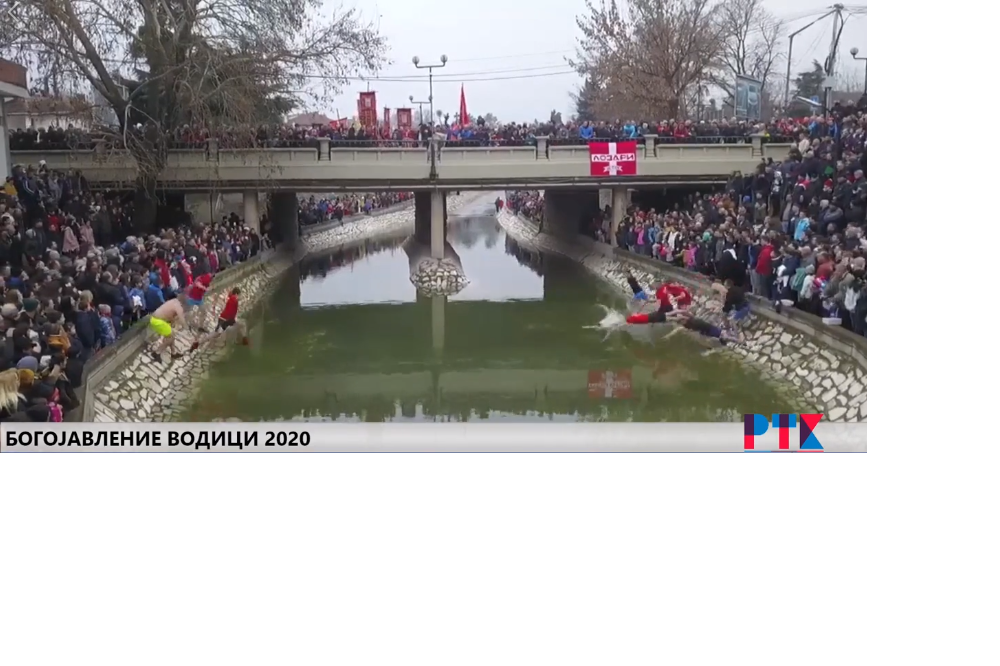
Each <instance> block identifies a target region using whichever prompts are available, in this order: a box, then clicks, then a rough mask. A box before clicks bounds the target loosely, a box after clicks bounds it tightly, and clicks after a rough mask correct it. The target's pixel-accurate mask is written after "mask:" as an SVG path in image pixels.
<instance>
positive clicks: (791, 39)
mask: <svg viewBox="0 0 1000 666" xmlns="http://www.w3.org/2000/svg"><path fill="white" fill-rule="evenodd" d="M838 7H840V8H841V9H842V8H843V5H834V6H833V7H832V8H831V9H830V11H828V12H827V13H826V14H823V15H822V16H820V17H819V18H818V19H816V20H814V21H811V22H810V23H807V24H806V25H804V26H802V27H801V28H799V29H798V30H796V31H795V32H793V33H792V34H790V35H788V66H787V69H786V71H785V108H786V109H787V108H788V98H789V95H790V93H791V89H792V47H793V46H794V44H795V36H796V35H799V34H801V33H803V32H805V31H806V30H808V29H809V28H811V27H813V26H814V25H816V24H817V23H819V22H820V21H822V20H824V19H827V18H829V17H830V16H831V15H833V14H835V13H836V12H837V11H838V9H837V8H838ZM824 71H825V70H824Z"/></svg>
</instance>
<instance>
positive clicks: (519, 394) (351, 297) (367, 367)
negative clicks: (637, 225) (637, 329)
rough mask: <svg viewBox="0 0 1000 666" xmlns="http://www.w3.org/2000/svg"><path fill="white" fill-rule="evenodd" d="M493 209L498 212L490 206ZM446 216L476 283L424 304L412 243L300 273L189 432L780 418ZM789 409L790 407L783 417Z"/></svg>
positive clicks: (766, 397) (743, 380) (198, 410)
mask: <svg viewBox="0 0 1000 666" xmlns="http://www.w3.org/2000/svg"><path fill="white" fill-rule="evenodd" d="M487 206H489V209H487V208H486V207H487ZM460 212H461V213H463V214H456V215H453V216H452V219H451V220H450V226H449V232H448V240H449V242H450V243H451V245H452V247H453V248H454V250H455V252H456V253H457V254H458V257H459V258H460V259H461V262H462V265H463V267H464V270H465V273H466V275H467V277H468V278H469V280H470V283H469V285H468V286H467V287H465V289H464V290H462V291H461V292H460V293H459V294H457V295H455V296H452V297H448V298H445V297H433V298H431V297H424V296H420V295H418V294H417V292H416V289H415V288H414V287H413V285H412V284H411V283H410V281H409V259H408V256H407V252H406V250H407V244H406V243H405V241H406V238H405V237H401V238H396V239H390V240H385V241H380V242H377V243H371V242H369V243H364V244H360V245H357V246H353V247H349V248H344V249H341V250H339V251H337V252H333V253H331V254H328V255H325V256H320V257H313V258H310V259H309V260H307V261H305V262H303V263H302V264H301V265H300V266H299V268H298V270H297V271H291V272H290V274H289V275H288V276H286V279H285V280H284V282H283V283H282V284H281V286H280V287H279V288H278V290H277V291H276V293H275V294H274V296H273V297H272V298H271V299H270V302H269V303H267V304H266V305H265V306H264V307H263V308H261V310H260V312H258V313H255V314H254V315H253V316H252V319H251V321H250V337H251V345H250V347H249V348H248V347H237V348H236V349H235V350H233V353H232V354H231V355H230V356H229V357H228V358H227V359H226V360H224V361H222V362H220V363H219V364H217V365H216V366H214V367H213V369H212V372H211V374H210V376H209V377H207V378H206V379H205V381H204V382H203V383H202V384H201V392H200V394H199V398H198V400H197V401H196V402H195V404H194V405H193V406H192V408H191V409H190V411H189V412H188V414H187V415H186V420H191V421H210V420H217V419H240V420H244V421H259V420H267V421H274V420H316V421H322V420H336V421H347V422H350V421H355V422H356V421H368V422H383V421H396V422H402V421H476V420H483V419H488V420H490V421H512V422H548V421H736V420H739V419H740V418H741V415H742V414H744V413H765V414H769V413H772V412H778V411H784V410H783V409H782V408H784V407H785V406H786V405H787V401H785V400H783V399H782V398H781V396H780V395H779V393H778V392H777V391H776V390H775V389H774V387H772V386H771V385H770V384H768V383H766V382H765V381H764V380H763V379H762V378H761V377H760V376H759V375H757V374H756V373H755V372H753V371H751V370H749V369H747V368H745V367H744V366H741V365H740V364H739V363H737V362H736V361H734V360H732V359H730V358H728V357H726V356H724V355H718V354H712V355H709V356H703V355H702V354H701V352H702V351H704V349H705V348H704V347H702V346H701V345H699V344H698V343H697V342H696V341H694V340H690V339H687V338H686V337H685V336H683V335H682V336H674V337H673V338H671V339H670V340H668V341H663V340H659V339H657V338H659V336H652V335H641V336H635V337H634V336H631V335H629V334H627V333H624V332H613V333H611V334H610V335H608V334H607V333H606V332H605V331H601V330H595V329H594V328H591V327H592V326H594V325H595V324H596V323H597V322H598V321H599V320H600V319H601V317H602V316H603V310H602V309H601V307H600V306H599V305H600V304H604V305H606V306H609V307H613V308H617V309H619V310H623V309H624V308H625V299H624V297H623V296H622V295H621V294H619V293H618V292H615V291H611V290H610V289H609V288H608V287H606V286H605V285H603V284H602V283H599V282H598V280H596V278H593V277H592V276H591V275H590V274H588V273H587V272H586V271H584V269H582V268H581V267H579V266H577V265H575V264H573V263H571V262H569V261H567V260H564V259H562V258H560V257H554V256H549V255H540V254H537V253H533V252H530V251H528V250H525V249H524V248H522V247H520V246H518V245H517V244H516V243H515V242H514V241H513V240H511V239H509V238H507V237H506V236H505V234H504V232H503V230H502V229H501V227H500V226H499V225H498V224H497V222H496V219H495V217H494V216H493V215H492V204H488V203H479V204H471V205H470V208H468V209H466V210H463V211H460ZM788 411H795V410H794V409H789V410H788Z"/></svg>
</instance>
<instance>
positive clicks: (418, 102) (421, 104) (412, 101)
mask: <svg viewBox="0 0 1000 666" xmlns="http://www.w3.org/2000/svg"><path fill="white" fill-rule="evenodd" d="M410 104H416V105H417V107H418V108H419V109H420V111H419V113H420V117H419V118H418V119H417V124H418V125H422V124H423V122H424V104H430V101H426V102H425V101H422V100H416V99H413V95H410Z"/></svg>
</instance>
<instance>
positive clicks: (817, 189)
mask: <svg viewBox="0 0 1000 666" xmlns="http://www.w3.org/2000/svg"><path fill="white" fill-rule="evenodd" d="M796 129H797V130H799V132H798V140H797V143H796V145H795V147H794V148H793V149H792V150H791V151H790V152H789V155H788V157H787V158H786V159H785V160H784V161H782V162H780V163H778V162H774V161H771V160H768V161H767V162H761V164H760V165H759V166H758V168H757V170H756V172H755V173H753V174H748V175H740V176H738V177H735V178H733V180H732V181H731V182H730V183H729V184H728V186H727V187H726V188H725V189H724V190H723V191H721V192H714V193H708V194H703V193H699V194H693V195H690V196H688V197H687V200H686V201H685V202H684V203H683V204H682V203H676V204H675V205H674V206H673V209H672V210H657V209H656V208H652V207H646V208H643V207H639V206H630V207H629V208H628V209H627V212H626V215H625V218H624V219H623V220H621V221H620V223H619V224H618V226H617V230H616V232H615V237H614V238H611V235H612V230H613V229H614V225H613V224H612V221H611V210H610V207H606V208H605V209H604V210H603V211H595V213H594V215H593V217H591V218H588V219H586V220H583V221H582V228H581V231H583V232H585V233H586V234H588V235H590V236H592V237H593V238H594V239H595V240H598V241H600V242H611V243H613V244H615V245H617V247H619V248H621V249H623V250H628V251H630V252H634V253H637V254H641V255H645V256H648V257H651V258H653V259H656V260H659V261H664V262H667V263H670V264H672V265H674V266H676V267H678V268H683V269H686V270H690V271H694V272H697V273H700V274H702V275H705V276H708V277H718V278H720V279H727V278H728V279H732V280H733V281H734V282H735V283H737V284H739V285H744V286H746V287H747V288H748V289H750V290H752V292H753V293H754V294H756V295H758V296H760V297H762V298H765V299H767V300H768V301H769V302H771V303H774V304H775V306H776V307H777V308H779V309H780V308H781V307H790V306H794V307H796V308H799V309H801V310H804V311H806V312H809V313H811V314H814V315H817V316H820V317H824V318H826V319H827V321H828V323H834V324H836V323H837V322H838V320H839V324H840V325H842V326H844V327H845V328H848V329H850V330H852V331H854V332H855V333H857V334H859V335H862V336H864V335H866V334H867V299H868V296H867V279H866V278H867V229H868V214H867V210H868V179H867V116H866V114H865V113H864V112H861V111H858V110H856V109H854V110H852V112H851V113H849V114H847V115H842V116H839V117H836V118H826V119H817V120H816V121H814V122H812V123H810V125H809V126H808V127H805V128H796ZM508 206H509V207H510V208H511V209H512V210H514V211H515V212H520V213H521V214H522V215H524V216H526V217H528V218H529V219H532V220H534V221H536V222H538V223H540V224H543V225H544V209H545V206H544V200H543V198H542V195H541V194H540V193H539V192H514V193H508Z"/></svg>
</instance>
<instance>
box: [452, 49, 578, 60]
mask: <svg viewBox="0 0 1000 666" xmlns="http://www.w3.org/2000/svg"><path fill="white" fill-rule="evenodd" d="M567 53H573V50H572V49H563V50H562V51H539V52H538V53H518V54H513V55H500V56H485V57H483V58H457V59H455V60H449V61H448V62H483V61H486V60H514V59H515V58H534V57H536V56H547V55H564V54H567Z"/></svg>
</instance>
